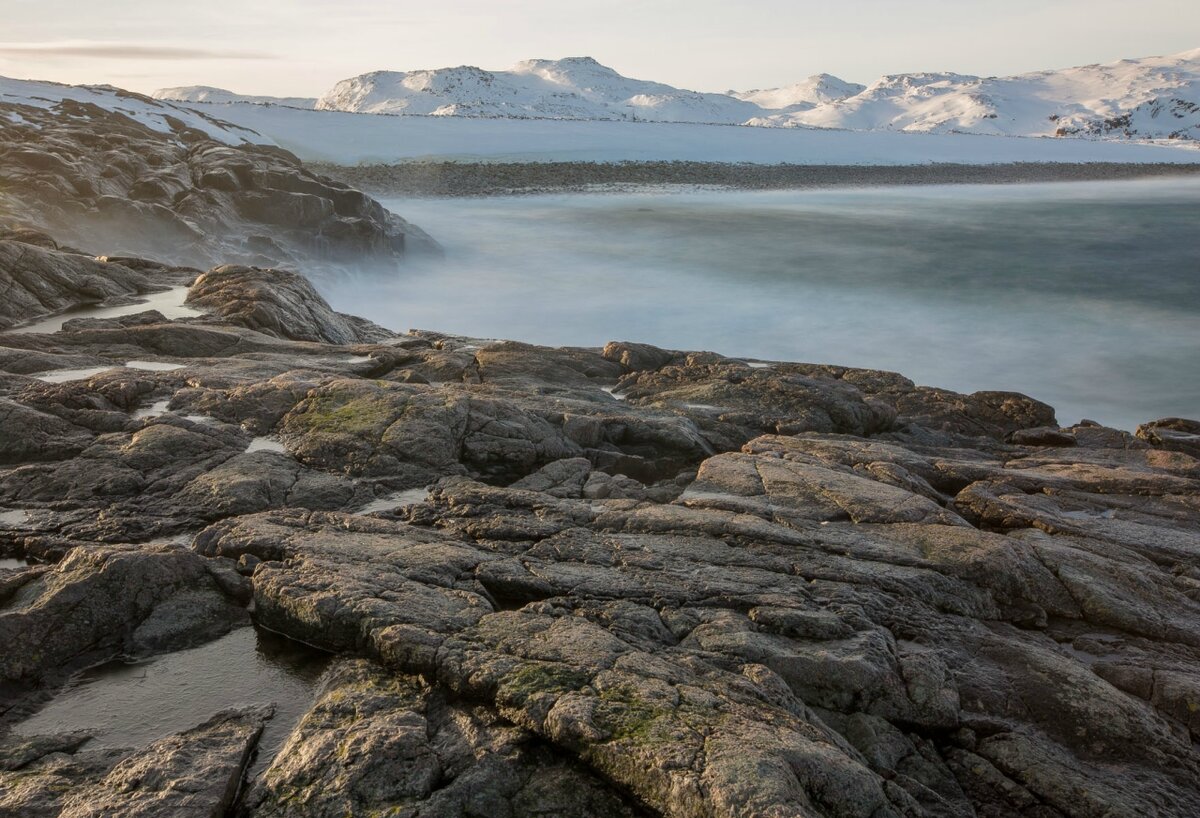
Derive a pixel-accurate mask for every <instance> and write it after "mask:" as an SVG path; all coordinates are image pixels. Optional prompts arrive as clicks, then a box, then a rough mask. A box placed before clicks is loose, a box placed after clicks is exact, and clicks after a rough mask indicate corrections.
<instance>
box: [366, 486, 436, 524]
mask: <svg viewBox="0 0 1200 818" xmlns="http://www.w3.org/2000/svg"><path fill="white" fill-rule="evenodd" d="M428 496H429V489H425V488H421V489H405V490H404V491H397V492H395V493H394V494H389V495H387V496H386V497H380V498H379V499H378V500H372V501H371V502H369V503H367V504H366V505H365V506H363V507H362V508H360V509H359V510H358V511H356V512H354V516H356V517H361V516H363V515H364V514H372V513H374V512H376V511H391V510H392V509H394V508H398V507H400V506H410V505H413V504H414V503H421V502H424V501H425V498H426V497H428Z"/></svg>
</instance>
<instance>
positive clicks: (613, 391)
mask: <svg viewBox="0 0 1200 818" xmlns="http://www.w3.org/2000/svg"><path fill="white" fill-rule="evenodd" d="M600 388H601V389H603V390H604V391H605V392H607V393H608V394H610V395H612V396H613V397H614V398H616V399H617V400H625V396H624V395H618V394H617V393H616V390H617V388H618V387H616V386H602V387H600Z"/></svg>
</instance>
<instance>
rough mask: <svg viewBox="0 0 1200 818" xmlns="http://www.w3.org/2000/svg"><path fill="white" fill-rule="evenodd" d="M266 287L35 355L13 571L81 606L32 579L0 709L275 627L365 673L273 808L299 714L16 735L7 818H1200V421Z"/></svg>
mask: <svg viewBox="0 0 1200 818" xmlns="http://www.w3.org/2000/svg"><path fill="white" fill-rule="evenodd" d="M61 254H62V251H57V250H54V249H53V248H43V249H42V250H39V251H38V254H36V255H33V256H29V258H30V259H34V258H36V259H38V260H39V262H38V263H39V264H40V265H41V266H37V265H32V264H31V265H30V266H29V267H27V268H23V270H31V271H36V270H43V269H52V268H53V264H50V266H49V268H47V266H46V264H45V263H43V262H45V261H46V260H47V259H49V261H50V262H54V261H55V259H57V258H58V255H61ZM64 263H65V262H64ZM97 269H98V270H100V271H103V270H104V269H107V267H106V266H103V265H102V266H101V267H99V268H97ZM125 269H130V268H125ZM28 274H29V275H31V276H34V278H36V275H35V273H34V272H29V273H28ZM122 275H123V274H122ZM264 275H266V274H265V273H263V272H262V271H256V270H252V269H247V268H223V269H218V270H215V271H213V272H210V273H208V274H206V275H205V276H203V277H201V278H200V280H199V281H198V282H197V283H196V284H195V285H194V286H193V290H192V292H193V301H194V302H196V303H202V305H203V306H204V308H205V309H206V310H207V311H208V314H207V315H206V316H204V317H201V318H192V319H184V320H178V321H168V320H166V319H165V318H163V317H162V316H161V315H155V314H143V315H141V316H127V317H124V318H121V319H119V320H108V319H106V320H101V321H95V320H89V319H87V318H81V319H77V320H74V321H71V322H68V323H67V325H65V326H64V329H63V330H62V331H60V332H57V333H55V334H53V335H38V334H31V333H21V332H9V333H6V334H4V335H3V336H0V412H2V413H3V414H2V415H0V418H2V419H3V425H2V426H0V458H2V464H3V465H2V466H0V469H2V470H0V555H4V556H13V557H17V556H19V557H26V558H30V557H32V558H39V559H41V560H43V561H46V562H48V563H52V565H33V566H27V565H23V564H22V565H19V566H17V567H12V568H0V642H2V643H3V644H0V674H2V678H3V679H5V680H6V681H7V682H8V683H9V684H10V685H11V689H12V690H14V691H17V692H19V693H23V694H27V693H31V692H32V693H34V694H40V695H53V693H54V690H55V686H56V685H57V684H59V683H60V682H61V681H62V679H63V677H64V675H65V674H67V673H69V672H71V671H72V670H74V669H76V668H78V667H81V666H83V665H85V664H89V663H92V662H96V661H102V660H103V659H106V658H113V657H115V656H118V655H145V654H149V653H156V652H161V651H169V650H172V649H174V648H176V647H179V646H182V645H187V644H194V643H195V642H197V641H201V640H204V639H208V638H211V637H213V636H215V635H217V634H219V633H222V632H224V630H226V629H228V628H230V627H232V626H234V625H236V624H238V623H241V622H244V621H245V619H246V618H247V617H251V618H252V619H253V621H254V622H255V623H256V624H257V625H258V626H260V627H262V628H267V629H270V630H272V631H276V632H278V633H280V634H283V635H285V636H287V637H290V638H292V639H294V640H298V641H301V642H305V643H308V644H309V645H313V646H316V647H319V648H322V649H324V650H327V651H331V652H334V653H336V654H339V658H338V659H336V660H334V663H333V666H332V669H331V670H330V671H329V673H328V675H327V676H326V678H325V681H324V684H323V687H322V690H321V692H320V694H319V695H318V696H317V698H316V700H315V701H314V702H313V703H312V705H311V707H310V708H309V709H308V712H307V713H306V714H304V715H303V716H302V717H297V718H294V719H293V722H290V723H288V724H287V728H288V729H290V730H291V734H290V737H289V738H288V739H287V743H286V747H285V749H283V750H282V751H280V752H278V753H275V754H274V755H273V756H272V757H270V758H269V759H264V762H265V761H269V764H265V765H264V766H266V772H265V773H263V774H261V775H257V776H254V777H253V778H252V780H251V781H249V782H248V783H249V786H248V787H247V789H246V790H245V792H244V794H243V795H242V796H240V797H238V798H237V799H236V803H235V804H232V805H231V801H230V799H231V798H232V797H233V796H231V795H230V792H231V790H230V789H229V787H230V781H231V780H234V777H236V776H235V775H234V774H235V771H238V774H240V769H241V767H242V765H243V763H244V760H245V754H246V751H247V748H248V747H250V746H251V745H252V744H253V742H254V736H255V735H256V733H255V731H256V729H257V728H256V726H255V725H257V724H260V723H261V718H262V716H261V715H257V716H256V715H252V714H251V715H243V716H232V717H222V719H223V720H222V719H218V720H216V721H214V722H210V723H209V724H207V725H205V726H203V727H201V728H197V730H196V731H191V732H189V733H185V734H182V735H180V736H176V737H174V738H165V739H163V740H162V741H160V742H158V743H156V744H152V745H150V746H149V747H146V748H141V749H139V750H134V751H123V752H120V753H117V752H115V751H99V750H96V751H92V750H88V749H86V745H82V746H81V743H82V740H83V739H82V738H81V737H79V736H78V735H62V736H40V737H30V738H24V739H20V740H17V738H16V737H15V736H11V735H10V736H8V737H7V738H4V739H2V740H0V812H2V810H3V809H9V810H10V811H14V810H15V811H17V812H20V811H21V810H25V812H24V813H23V814H29V815H41V814H45V815H58V814H66V815H77V814H78V815H91V814H101V813H102V812H103V811H105V810H107V812H108V814H181V813H182V814H197V815H208V814H225V813H224V812H223V811H225V810H229V809H232V810H234V811H235V812H236V813H237V814H240V815H244V816H249V817H251V818H252V817H253V816H263V818H266V817H267V816H282V815H288V816H334V815H336V816H343V815H354V816H366V815H378V814H395V815H418V814H419V815H422V816H425V815H439V816H483V815H487V816H494V815H495V816H514V817H516V816H535V815H545V814H555V815H564V816H580V818H584V816H587V817H588V818H591V816H596V818H599V816H611V815H617V816H622V815H630V816H632V815H659V816H667V817H668V818H718V817H720V818H735V817H736V818H742V817H743V816H752V815H753V816H759V815H763V816H776V817H777V818H790V817H791V816H795V817H796V818H800V816H804V817H805V818H808V816H826V817H829V818H832V817H834V816H837V817H838V818H841V817H843V816H844V817H845V818H851V817H852V816H853V817H854V818H857V816H864V815H870V816H875V817H876V818H885V816H906V817H908V816H930V817H931V818H971V817H972V816H973V817H974V818H993V817H994V816H1009V815H1024V816H1030V817H1031V818H1032V817H1033V816H1037V818H1051V817H1052V816H1070V817H1071V818H1102V817H1104V818H1108V817H1109V816H1114V815H1121V816H1124V815H1131V816H1132V815H1156V816H1168V817H1170V818H1190V816H1192V815H1194V813H1195V805H1196V804H1198V803H1200V785H1198V784H1197V782H1198V781H1200V752H1198V751H1197V746H1198V742H1200V719H1198V718H1197V715H1196V713H1197V710H1198V709H1200V636H1198V634H1200V460H1198V459H1197V457H1196V451H1195V448H1194V438H1195V437H1196V435H1197V433H1198V431H1197V430H1200V423H1198V422H1197V421H1190V420H1185V419H1163V420H1160V421H1155V422H1152V423H1148V424H1146V425H1144V426H1143V427H1141V428H1140V429H1139V431H1138V433H1137V434H1136V435H1134V434H1130V433H1128V432H1124V431H1121V430H1117V429H1107V428H1104V427H1100V426H1098V425H1095V424H1091V423H1081V424H1080V425H1078V426H1074V427H1069V428H1062V427H1059V426H1058V425H1057V423H1056V421H1055V418H1054V413H1053V411H1052V409H1051V408H1050V407H1048V406H1046V405H1045V404H1043V403H1040V402H1038V401H1036V400H1034V399H1032V398H1029V397H1027V396H1024V395H1019V394H1014V393H1002V392H978V393H974V394H971V395H961V394H956V393H953V392H949V391H946V390H941V389H933V388H929V387H923V386H919V385H916V384H914V383H912V382H911V381H909V380H908V379H906V378H904V377H902V376H900V375H897V374H895V373H889V372H880V371H873V370H864V369H851V368H844V367H835V366H823V365H813V364H800V363H768V362H753V365H752V364H751V363H749V362H745V361H741V360H737V359H733V358H727V357H725V356H722V355H720V354H717V353H712V352H687V351H674V350H663V349H658V348H655V347H651V346H647V345H641V344H633V343H623V342H614V343H612V344H609V345H608V346H607V347H605V348H604V349H603V350H601V349H582V348H562V349H549V348H543V347H536V346H531V345H527V344H518V343H511V342H491V341H482V340H479V339H469V338H460V337H455V336H450V335H443V334H438V333H432V332H412V333H409V334H406V335H391V334H390V333H387V332H385V331H382V330H378V328H375V327H373V326H371V325H367V324H365V323H360V322H358V321H356V320H354V319H350V318H348V317H345V316H339V315H337V314H336V313H333V312H332V311H330V310H329V309H328V306H327V305H325V304H324V303H323V302H321V301H320V299H319V298H317V297H316V295H315V291H313V290H312V289H311V288H309V287H307V286H305V285H303V283H302V282H300V281H298V280H293V279H286V278H285V279H281V280H282V281H285V282H287V286H285V287H283V288H282V289H281V290H280V291H279V292H271V291H270V289H269V288H267V287H265V286H264V285H262V283H261V282H262V276H264ZM114 286H116V285H114ZM20 317H21V316H20V315H17V316H16V319H17V320H20ZM130 361H135V362H136V361H150V362H153V363H154V364H156V366H155V367H154V368H152V369H137V368H132V367H129V366H125V365H124V364H126V363H128V362H130ZM174 367H178V368H174ZM80 368H83V369H84V371H85V372H87V373H91V374H86V375H81V376H80V377H79V378H77V379H71V378H70V377H66V376H64V377H61V378H56V379H52V380H57V381H60V382H54V383H51V382H47V381H46V380H43V379H41V378H38V377H32V376H33V375H37V374H39V373H42V374H43V375H44V373H46V372H47V371H49V372H58V373H60V374H62V373H66V374H67V375H69V373H70V372H71V371H72V370H73V369H80ZM97 368H98V369H100V370H101V371H99V372H92V370H93V369H97ZM10 430H17V433H16V434H13V433H12V432H10ZM33 440H36V441H38V444H37V445H36V446H35V445H34V444H33V443H30V442H29V441H33ZM166 539H174V540H175V541H176V544H174V545H165V544H163V541H164V540H166ZM180 543H185V544H187V546H190V547H186V548H185V547H183V546H181V545H180ZM251 600H252V601H253V604H252V606H249V609H250V610H251V611H252V612H251V613H247V608H246V607H244V606H245V605H247V603H249V602H250V601H251ZM263 704H266V703H265V702H264V703H263ZM16 715H17V714H16V712H15V711H14V712H12V713H9V714H7V715H5V714H0V732H3V731H4V730H6V729H7V728H8V727H9V726H11V724H12V723H13V721H14V720H15V718H16ZM204 715H205V714H197V720H199V719H201V718H203V717H204ZM217 748H220V750H219V752H218V749H217ZM218 756H219V758H220V759H221V763H218ZM189 782H192V783H189ZM184 792H189V793H192V794H193V795H194V800H190V801H187V802H186V805H185V804H184V802H183V801H180V800H177V799H181V798H183V796H182V793H184ZM54 793H58V794H57V795H56V794H54ZM172 809H174V810H176V812H175V813H169V812H167V811H168V810H172ZM72 810H73V811H72ZM87 810H92V812H89V811H87ZM139 810H144V812H139ZM155 810H158V812H155ZM187 810H193V812H191V813H189V812H188V811H187ZM204 810H209V811H207V812H205V811H204Z"/></svg>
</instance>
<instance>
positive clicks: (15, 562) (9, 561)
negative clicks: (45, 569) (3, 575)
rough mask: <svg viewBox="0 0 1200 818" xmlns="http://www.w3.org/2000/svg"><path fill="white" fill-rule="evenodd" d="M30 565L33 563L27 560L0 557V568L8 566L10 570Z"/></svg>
mask: <svg viewBox="0 0 1200 818" xmlns="http://www.w3.org/2000/svg"><path fill="white" fill-rule="evenodd" d="M31 565H33V563H31V562H27V561H26V560H20V559H15V558H10V557H4V558H2V559H0V568H8V569H10V570H13V569H19V568H29V567H30V566H31Z"/></svg>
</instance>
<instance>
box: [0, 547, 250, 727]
mask: <svg viewBox="0 0 1200 818" xmlns="http://www.w3.org/2000/svg"><path fill="white" fill-rule="evenodd" d="M214 570H215V569H213V568H210V566H209V561H208V560H205V559H203V558H202V557H198V556H197V555H196V554H194V553H192V552H189V551H186V550H183V549H181V548H173V547H166V546H158V547H141V548H135V547H132V546H103V547H101V546H88V547H80V548H76V549H74V550H73V551H71V552H70V554H69V555H68V556H67V557H66V559H64V560H63V561H62V562H61V563H59V564H58V565H57V566H55V567H54V569H53V570H51V571H48V572H45V573H43V574H41V575H40V576H37V577H36V578H35V579H33V581H31V582H29V583H27V584H25V585H24V586H23V587H22V588H21V589H20V590H19V591H18V592H17V593H16V595H15V596H13V597H10V598H9V599H8V600H7V601H5V602H4V604H3V607H2V608H0V656H2V657H3V659H2V660H0V681H2V682H3V685H4V687H5V689H6V690H7V691H8V692H9V694H10V695H11V693H13V692H26V691H29V690H32V689H35V688H36V687H38V686H39V685H41V684H44V683H45V682H47V681H54V680H58V679H61V678H63V676H64V675H65V674H67V673H69V672H71V671H74V670H78V669H80V668H82V667H84V666H87V665H90V664H96V663H99V662H104V661H108V660H110V659H114V658H116V657H118V656H139V655H142V656H144V655H149V654H152V653H160V652H163V651H165V650H177V649H180V648H184V647H189V646H191V645H194V644H198V643H200V642H203V641H205V640H207V639H211V638H213V637H215V636H219V635H221V634H222V633H225V632H226V631H228V630H229V629H230V628H231V627H233V626H234V625H235V624H238V623H241V622H244V621H245V617H246V613H245V610H244V609H243V608H242V607H241V605H240V604H238V603H237V602H235V601H234V600H233V599H231V598H230V597H229V595H228V594H227V593H226V590H225V588H224V587H223V585H222V582H221V581H218V577H217V575H215V574H214ZM13 704H15V700H14V699H11V698H10V699H9V700H8V701H7V702H6V705H5V706H4V709H5V710H7V709H8V708H9V707H11V706H13Z"/></svg>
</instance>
